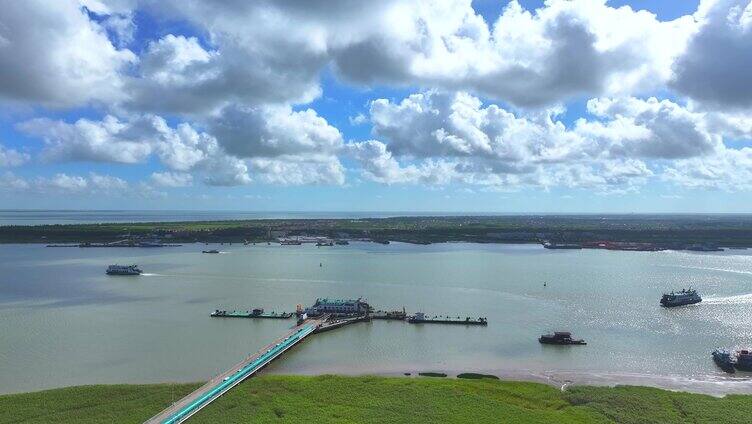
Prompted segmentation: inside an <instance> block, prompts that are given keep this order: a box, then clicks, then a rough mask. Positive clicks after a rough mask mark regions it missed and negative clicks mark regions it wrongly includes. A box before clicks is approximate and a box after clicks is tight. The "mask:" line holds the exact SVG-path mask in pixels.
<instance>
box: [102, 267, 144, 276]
mask: <svg viewBox="0 0 752 424" xmlns="http://www.w3.org/2000/svg"><path fill="white" fill-rule="evenodd" d="M105 272H106V273H107V275H141V273H142V272H143V271H141V269H140V268H139V267H138V265H110V266H108V267H107V271H105Z"/></svg>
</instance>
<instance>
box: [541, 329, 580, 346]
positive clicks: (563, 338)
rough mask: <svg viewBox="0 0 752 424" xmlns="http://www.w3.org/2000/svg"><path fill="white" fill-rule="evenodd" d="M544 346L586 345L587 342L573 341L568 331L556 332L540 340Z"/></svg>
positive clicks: (545, 335)
mask: <svg viewBox="0 0 752 424" xmlns="http://www.w3.org/2000/svg"><path fill="white" fill-rule="evenodd" d="M538 341H539V342H541V343H543V344H553V345H586V344H587V343H585V340H582V339H573V338H572V333H570V332H568V331H554V332H553V333H552V334H544V335H542V336H540V337H539V338H538Z"/></svg>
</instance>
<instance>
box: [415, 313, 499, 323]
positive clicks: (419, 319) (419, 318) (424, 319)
mask: <svg viewBox="0 0 752 424" xmlns="http://www.w3.org/2000/svg"><path fill="white" fill-rule="evenodd" d="M407 322H409V323H410V324H460V325H488V320H487V319H486V318H483V317H478V318H471V317H465V318H461V317H456V318H455V317H450V316H434V317H429V316H427V315H426V314H424V313H422V312H418V313H417V314H415V315H413V316H411V317H409V318H407Z"/></svg>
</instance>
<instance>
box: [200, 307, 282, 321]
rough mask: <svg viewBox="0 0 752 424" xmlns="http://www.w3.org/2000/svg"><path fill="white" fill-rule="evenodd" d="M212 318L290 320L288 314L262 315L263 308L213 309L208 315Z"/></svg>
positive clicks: (272, 313)
mask: <svg viewBox="0 0 752 424" xmlns="http://www.w3.org/2000/svg"><path fill="white" fill-rule="evenodd" d="M209 315H210V316H211V317H214V318H273V319H288V318H292V313H290V312H279V313H278V312H274V311H272V312H271V313H264V309H263V308H255V309H253V310H251V311H226V310H220V309H215V310H214V312H212V313H211V314H209Z"/></svg>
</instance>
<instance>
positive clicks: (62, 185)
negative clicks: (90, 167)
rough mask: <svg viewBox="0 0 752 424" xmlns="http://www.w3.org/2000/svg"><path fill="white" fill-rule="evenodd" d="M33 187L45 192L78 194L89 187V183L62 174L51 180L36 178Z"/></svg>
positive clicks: (74, 176) (83, 179) (84, 179)
mask: <svg viewBox="0 0 752 424" xmlns="http://www.w3.org/2000/svg"><path fill="white" fill-rule="evenodd" d="M34 185H35V186H36V188H38V189H41V190H45V191H53V192H69V193H80V192H83V191H84V190H86V188H87V187H89V181H88V180H87V179H86V178H84V177H81V176H77V175H73V176H71V175H68V174H64V173H62V174H56V175H55V176H53V177H51V178H43V177H37V179H36V180H35V181H34Z"/></svg>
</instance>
